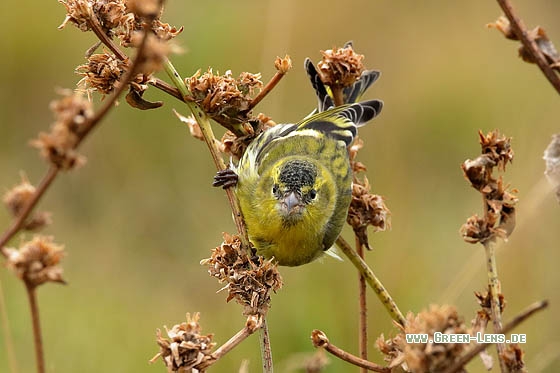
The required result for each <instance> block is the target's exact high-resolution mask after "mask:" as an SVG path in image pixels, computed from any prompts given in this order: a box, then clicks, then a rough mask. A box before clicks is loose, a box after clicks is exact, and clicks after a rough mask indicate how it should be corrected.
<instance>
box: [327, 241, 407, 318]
mask: <svg viewBox="0 0 560 373" xmlns="http://www.w3.org/2000/svg"><path fill="white" fill-rule="evenodd" d="M336 245H337V246H338V248H340V250H342V252H343V253H344V255H346V257H348V259H350V261H351V262H352V264H353V265H354V266H355V267H356V268H357V269H358V271H359V272H360V274H361V275H362V276H364V278H365V279H366V282H367V283H368V285H369V286H370V287H371V288H372V289H373V291H374V292H375V294H376V295H377V297H378V298H379V300H380V301H381V303H383V304H384V305H385V309H386V310H387V312H389V315H391V317H392V318H393V320H395V321H396V322H398V323H399V324H400V325H402V326H404V324H405V323H406V319H405V318H404V316H403V314H402V312H401V311H400V310H399V307H398V306H397V304H396V303H395V301H394V300H393V298H392V297H391V295H390V294H389V293H388V292H387V290H386V289H385V287H384V286H383V284H382V283H381V281H379V279H378V278H377V277H376V276H375V274H374V273H373V271H372V270H371V268H369V266H368V265H367V263H366V262H364V260H363V259H362V258H360V257H359V256H358V254H357V253H356V252H355V251H354V250H353V249H352V247H350V245H349V244H348V242H346V241H345V240H344V238H342V236H339V237H338V238H337V240H336Z"/></svg>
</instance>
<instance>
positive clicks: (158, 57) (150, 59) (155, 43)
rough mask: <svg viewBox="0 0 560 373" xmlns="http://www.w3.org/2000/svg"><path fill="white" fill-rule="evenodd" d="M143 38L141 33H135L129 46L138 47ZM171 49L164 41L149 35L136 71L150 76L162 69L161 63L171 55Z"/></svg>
mask: <svg viewBox="0 0 560 373" xmlns="http://www.w3.org/2000/svg"><path fill="white" fill-rule="evenodd" d="M142 38H143V33H142V32H135V33H134V34H133V35H132V39H131V45H132V46H134V47H139V46H140V43H141V41H142ZM171 51H172V47H171V45H170V44H169V43H167V42H166V41H164V40H161V39H158V38H157V36H155V35H153V34H150V35H148V40H146V46H145V48H144V53H142V55H141V56H139V57H141V58H140V60H139V61H138V62H137V63H138V71H139V72H140V73H142V74H145V75H151V74H153V73H154V72H156V71H159V70H161V69H162V68H163V62H164V61H165V60H166V59H167V56H168V55H169V54H170V53H171Z"/></svg>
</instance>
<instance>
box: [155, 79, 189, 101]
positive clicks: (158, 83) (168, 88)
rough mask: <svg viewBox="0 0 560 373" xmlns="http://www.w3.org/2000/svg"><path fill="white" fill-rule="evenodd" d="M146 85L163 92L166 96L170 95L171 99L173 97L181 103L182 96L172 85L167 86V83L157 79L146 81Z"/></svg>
mask: <svg viewBox="0 0 560 373" xmlns="http://www.w3.org/2000/svg"><path fill="white" fill-rule="evenodd" d="M148 84H150V85H152V86H153V87H155V88H157V89H159V90H162V91H163V92H165V93H167V94H168V95H171V96H173V97H175V98H176V99H177V100H180V101H183V102H184V99H183V95H182V94H181V92H179V90H178V89H177V88H175V87H173V86H172V85H169V84H168V83H167V82H165V81H163V80H161V79H158V78H151V79H150V80H149V81H148Z"/></svg>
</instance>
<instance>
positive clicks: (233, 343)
mask: <svg viewBox="0 0 560 373" xmlns="http://www.w3.org/2000/svg"><path fill="white" fill-rule="evenodd" d="M260 327H261V325H258V324H257V323H256V322H254V321H253V320H251V319H248V320H247V323H246V324H245V327H244V328H243V329H241V330H240V331H238V332H237V333H236V334H235V335H234V336H233V337H231V338H230V339H229V340H228V341H227V342H226V343H224V344H223V345H221V346H220V347H218V348H217V349H216V351H214V352H213V353H212V355H210V359H209V360H205V361H203V362H202V363H200V364H198V365H197V366H196V367H195V368H196V369H197V370H199V371H205V370H206V369H208V367H210V366H211V365H212V364H214V363H215V362H216V361H218V360H219V359H220V358H222V357H223V356H224V355H225V354H227V353H228V352H230V351H231V350H233V349H234V348H235V347H237V346H238V345H239V344H240V343H241V342H243V341H244V340H245V339H247V337H248V336H250V335H251V334H253V333H254V332H255V331H256V330H257V329H259V328H260Z"/></svg>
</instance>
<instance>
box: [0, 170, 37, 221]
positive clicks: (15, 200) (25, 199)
mask: <svg viewBox="0 0 560 373" xmlns="http://www.w3.org/2000/svg"><path fill="white" fill-rule="evenodd" d="M34 194H35V187H34V186H33V185H31V184H30V183H29V180H27V177H25V176H24V175H22V178H21V183H19V184H18V185H16V186H15V187H13V188H12V189H10V190H9V191H7V192H6V194H4V198H3V202H4V204H5V205H6V207H7V208H8V210H9V211H10V213H11V214H12V216H14V217H17V216H18V215H19V214H20V213H21V211H22V210H23V208H24V207H25V206H27V204H28V203H29V201H30V200H31V198H32V197H33V195H34Z"/></svg>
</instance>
